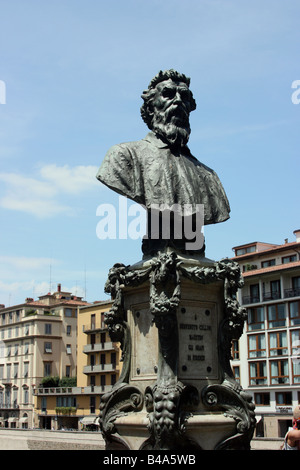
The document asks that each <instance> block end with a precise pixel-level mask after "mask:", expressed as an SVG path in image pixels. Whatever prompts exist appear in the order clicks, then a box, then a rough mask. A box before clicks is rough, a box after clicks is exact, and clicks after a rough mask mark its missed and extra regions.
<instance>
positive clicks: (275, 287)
mask: <svg viewBox="0 0 300 470" xmlns="http://www.w3.org/2000/svg"><path fill="white" fill-rule="evenodd" d="M280 298H281V287H280V281H279V280H276V281H271V282H270V291H269V292H264V293H263V300H277V299H280Z"/></svg>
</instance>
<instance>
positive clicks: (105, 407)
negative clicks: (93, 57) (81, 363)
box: [100, 251, 255, 451]
mask: <svg viewBox="0 0 300 470" xmlns="http://www.w3.org/2000/svg"><path fill="white" fill-rule="evenodd" d="M241 283H242V278H241V275H240V271H239V267H238V265H237V264H235V263H233V262H232V261H230V260H228V259H226V260H222V261H220V262H214V261H211V260H208V259H206V258H204V257H202V258H198V259H197V258H188V257H186V256H182V255H180V254H178V253H176V252H175V251H166V252H163V253H159V255H158V256H157V257H155V258H150V259H148V260H144V261H142V262H140V263H137V264H136V265H133V266H124V265H122V264H117V265H115V266H114V267H113V268H112V269H111V270H110V273H109V277H108V281H107V284H106V291H107V292H109V293H111V295H112V297H113V298H114V304H113V306H112V309H111V311H110V312H109V313H108V314H107V315H106V323H107V325H108V328H109V332H110V335H111V339H112V341H120V343H121V348H122V355H123V361H124V364H123V369H122V373H121V376H120V379H119V381H118V382H117V383H116V384H115V386H114V387H113V389H112V391H111V392H110V393H109V394H106V395H104V396H103V397H102V401H101V405H100V422H101V429H102V432H103V435H104V438H105V440H106V445H107V449H131V450H139V449H144V450H150V449H151V450H152V449H165V450H173V451H179V450H181V451H183V450H184V451H191V450H194V451H197V450H211V449H248V448H249V446H250V440H251V438H252V434H253V430H254V425H255V418H254V406H253V404H252V403H251V400H250V397H249V396H248V395H247V394H245V392H244V391H243V390H242V389H241V387H240V386H239V384H238V383H237V382H235V380H234V378H233V375H232V371H231V368H230V355H231V342H232V340H233V339H238V338H239V336H240V335H241V333H242V331H243V324H244V320H245V312H244V310H243V309H241V308H240V307H239V305H238V303H237V301H236V292H237V289H238V287H240V286H241Z"/></svg>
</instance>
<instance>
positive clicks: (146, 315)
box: [131, 305, 158, 380]
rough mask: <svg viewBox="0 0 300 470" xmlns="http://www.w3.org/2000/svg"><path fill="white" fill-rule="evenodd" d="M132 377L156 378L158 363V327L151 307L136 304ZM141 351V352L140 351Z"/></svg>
mask: <svg viewBox="0 0 300 470" xmlns="http://www.w3.org/2000/svg"><path fill="white" fill-rule="evenodd" d="M132 320H133V322H132V331H133V338H132V340H133V341H132V342H133V344H132V369H131V374H132V379H133V380H135V379H137V380H140V379H141V377H143V378H144V379H155V378H156V372H157V364H158V336H157V328H156V327H155V325H153V322H152V315H150V312H149V307H148V306H145V305H139V306H135V308H134V309H133V311H132ZM139 351H140V353H138V352H139Z"/></svg>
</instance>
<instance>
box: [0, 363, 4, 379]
mask: <svg viewBox="0 0 300 470" xmlns="http://www.w3.org/2000/svg"><path fill="white" fill-rule="evenodd" d="M2 379H4V364H0V380H2Z"/></svg>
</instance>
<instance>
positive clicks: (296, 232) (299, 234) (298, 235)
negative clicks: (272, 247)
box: [293, 229, 300, 243]
mask: <svg viewBox="0 0 300 470" xmlns="http://www.w3.org/2000/svg"><path fill="white" fill-rule="evenodd" d="M293 233H294V235H295V236H296V242H297V243H300V229H298V230H294V232H293Z"/></svg>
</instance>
